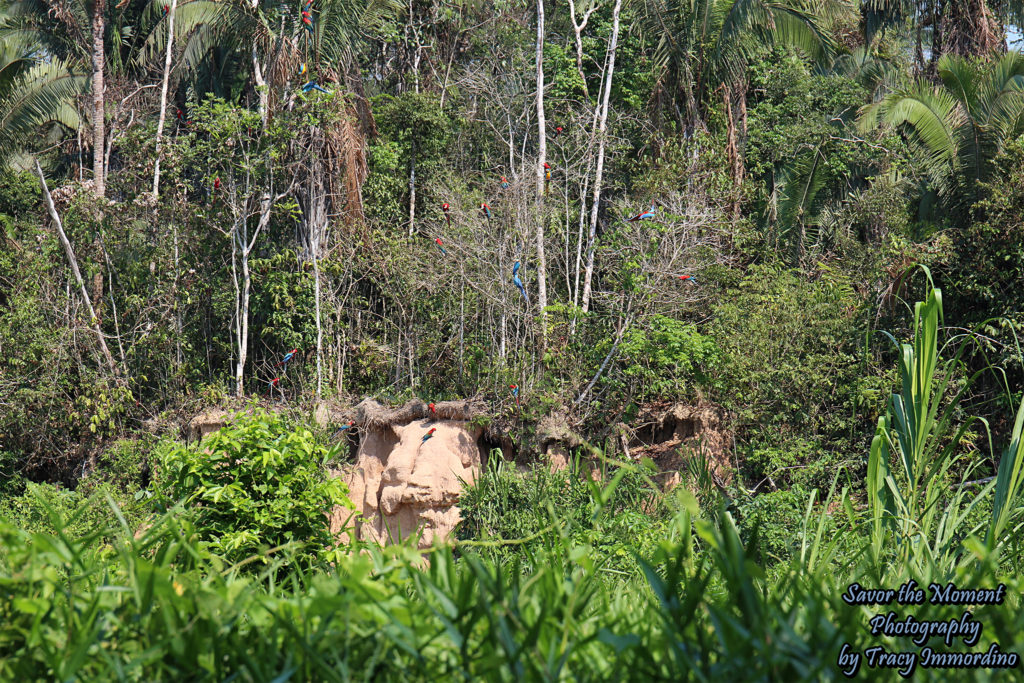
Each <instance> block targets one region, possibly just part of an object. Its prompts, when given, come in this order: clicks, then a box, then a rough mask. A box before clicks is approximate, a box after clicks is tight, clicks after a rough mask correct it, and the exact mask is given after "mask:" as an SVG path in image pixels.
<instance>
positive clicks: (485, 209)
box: [480, 202, 491, 220]
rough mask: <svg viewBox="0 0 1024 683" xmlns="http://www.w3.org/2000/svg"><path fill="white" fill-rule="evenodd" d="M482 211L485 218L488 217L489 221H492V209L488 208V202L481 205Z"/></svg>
mask: <svg viewBox="0 0 1024 683" xmlns="http://www.w3.org/2000/svg"><path fill="white" fill-rule="evenodd" d="M480 210H481V211H483V212H484V216H486V217H487V220H491V207H489V206H487V202H484V203H482V204H481V205H480Z"/></svg>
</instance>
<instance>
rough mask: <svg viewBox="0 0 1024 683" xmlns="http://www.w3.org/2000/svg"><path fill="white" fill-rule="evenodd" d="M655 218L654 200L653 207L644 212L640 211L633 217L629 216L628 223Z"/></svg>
mask: <svg viewBox="0 0 1024 683" xmlns="http://www.w3.org/2000/svg"><path fill="white" fill-rule="evenodd" d="M652 218H654V202H651V208H649V209H647V210H646V211H644V212H643V213H638V214H637V215H635V216H633V217H632V218H627V219H626V222H627V223H635V222H636V221H647V220H650V219H652Z"/></svg>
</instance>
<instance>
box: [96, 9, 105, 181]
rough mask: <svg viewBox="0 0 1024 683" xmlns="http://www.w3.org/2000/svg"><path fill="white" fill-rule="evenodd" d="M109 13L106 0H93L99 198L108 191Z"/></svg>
mask: <svg viewBox="0 0 1024 683" xmlns="http://www.w3.org/2000/svg"><path fill="white" fill-rule="evenodd" d="M106 11H107V2H106V0H93V7H92V175H93V180H94V182H95V188H94V191H95V193H96V196H97V197H104V196H106V194H107V190H106V173H105V169H104V166H103V151H104V149H105V147H106V145H105V140H106V137H107V136H106V131H105V129H104V125H105V121H104V119H105V116H106V112H105V111H104V109H105V107H104V99H105V98H104V95H105V92H106V86H105V84H104V82H103V71H104V66H105V62H106V53H105V50H104V49H103V33H104V29H105V22H104V15H105V14H106Z"/></svg>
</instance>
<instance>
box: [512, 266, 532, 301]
mask: <svg viewBox="0 0 1024 683" xmlns="http://www.w3.org/2000/svg"><path fill="white" fill-rule="evenodd" d="M522 267H523V264H522V263H520V262H519V261H516V262H515V264H514V265H513V266H512V284H514V285H515V286H516V287H517V288H518V289H519V293H520V294H522V295H523V298H524V299H526V303H530V297H528V296H527V295H526V288H525V287H523V281H522V280H521V279H520V277H519V269H520V268H522Z"/></svg>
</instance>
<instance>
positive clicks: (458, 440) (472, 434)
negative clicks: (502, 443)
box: [331, 419, 481, 548]
mask: <svg viewBox="0 0 1024 683" xmlns="http://www.w3.org/2000/svg"><path fill="white" fill-rule="evenodd" d="M430 429H435V430H436V431H435V432H434V434H433V436H431V437H430V438H429V439H427V440H426V441H424V440H423V437H424V436H425V435H426V434H427V432H428V431H429V430H430ZM479 432H480V430H479V429H476V428H472V427H470V426H469V424H468V423H467V422H465V421H462V420H443V419H442V420H430V419H414V420H412V421H411V422H409V423H407V424H391V425H389V426H374V427H372V428H369V429H367V430H366V431H365V432H362V431H361V434H360V442H359V453H358V456H357V458H356V462H355V465H354V466H352V467H351V468H350V469H348V470H347V471H346V472H345V473H344V477H345V482H346V484H348V487H349V497H350V498H351V499H352V502H353V503H355V506H356V510H355V515H354V516H353V515H352V512H351V511H348V510H344V511H342V510H336V511H335V514H334V515H332V520H331V522H332V531H334V532H335V533H336V534H339V533H347V534H349V535H354V537H355V538H356V539H360V540H365V541H374V542H377V543H380V544H382V545H383V544H387V543H391V542H397V541H399V540H402V539H405V538H407V537H408V536H410V535H413V534H416V533H420V534H421V536H420V540H419V546H420V547H421V548H426V547H429V546H430V545H431V544H432V543H433V541H434V539H435V538H439V539H444V538H446V537H447V536H448V534H449V533H450V532H451V531H452V529H453V528H454V527H455V525H456V524H458V522H459V508H458V505H457V503H458V499H459V494H460V493H461V492H462V489H463V486H464V483H463V482H465V484H469V483H472V482H473V481H475V479H476V477H477V475H478V473H479V472H480V461H481V453H480V447H479V446H478V441H479V437H480V433H479ZM360 518H361V521H359V519H360Z"/></svg>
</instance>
